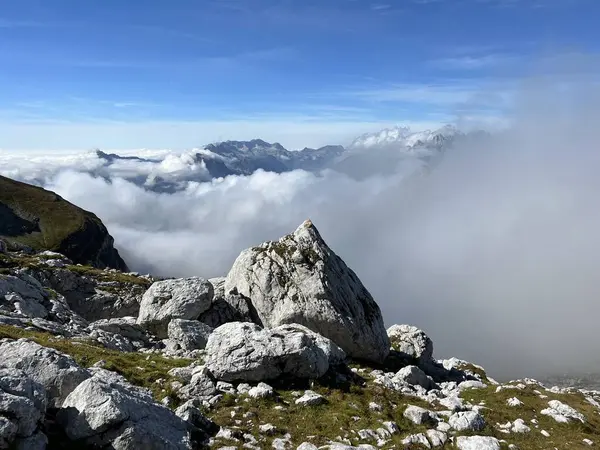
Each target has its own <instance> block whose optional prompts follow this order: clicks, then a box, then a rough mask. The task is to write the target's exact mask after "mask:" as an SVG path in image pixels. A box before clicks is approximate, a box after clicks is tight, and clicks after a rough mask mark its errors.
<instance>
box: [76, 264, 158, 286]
mask: <svg viewBox="0 0 600 450" xmlns="http://www.w3.org/2000/svg"><path fill="white" fill-rule="evenodd" d="M66 268H67V269H68V270H70V271H71V272H75V273H77V274H79V275H81V276H87V277H90V278H94V279H95V280H97V281H106V282H111V281H113V282H114V281H116V282H118V283H124V284H125V283H127V284H135V285H139V286H143V287H145V288H148V287H150V285H151V284H152V282H151V281H149V280H147V279H146V278H141V277H136V276H135V275H130V274H127V273H122V272H118V271H117V272H111V271H105V270H101V269H96V268H95V267H91V266H78V265H70V266H67V267H66Z"/></svg>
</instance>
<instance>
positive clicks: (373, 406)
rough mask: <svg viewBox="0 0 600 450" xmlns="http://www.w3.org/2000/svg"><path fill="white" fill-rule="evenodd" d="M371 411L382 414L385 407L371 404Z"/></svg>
mask: <svg viewBox="0 0 600 450" xmlns="http://www.w3.org/2000/svg"><path fill="white" fill-rule="evenodd" d="M369 409H370V410H371V411H376V412H381V411H383V407H382V406H381V405H380V404H378V403H375V402H370V403H369Z"/></svg>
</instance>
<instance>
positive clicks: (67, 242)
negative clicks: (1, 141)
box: [0, 176, 128, 272]
mask: <svg viewBox="0 0 600 450" xmlns="http://www.w3.org/2000/svg"><path fill="white" fill-rule="evenodd" d="M0 238H2V239H4V240H6V241H7V243H8V244H11V243H12V244H13V245H15V246H23V245H24V246H26V247H30V248H32V249H34V250H37V251H43V250H50V251H55V252H58V253H62V254H63V255H66V256H67V257H68V258H70V259H71V260H73V261H74V262H75V263H81V264H88V265H92V266H94V267H98V268H104V267H110V268H113V269H118V270H122V271H124V272H126V271H127V270H128V269H127V265H126V264H125V261H123V259H122V258H121V256H120V255H119V252H118V251H117V250H116V249H115V248H114V247H113V244H114V239H113V237H112V236H111V235H110V234H109V233H108V230H107V229H106V227H105V226H104V224H103V223H102V221H101V220H100V219H99V218H98V217H96V215H94V214H93V213H91V212H89V211H85V210H83V209H81V208H79V207H77V206H75V205H73V204H71V203H69V202H67V201H66V200H64V199H63V198H61V197H60V196H59V195H57V194H55V193H54V192H51V191H47V190H45V189H43V188H40V187H37V186H32V185H29V184H26V183H21V182H19V181H15V180H11V179H10V178H6V177H3V176H0Z"/></svg>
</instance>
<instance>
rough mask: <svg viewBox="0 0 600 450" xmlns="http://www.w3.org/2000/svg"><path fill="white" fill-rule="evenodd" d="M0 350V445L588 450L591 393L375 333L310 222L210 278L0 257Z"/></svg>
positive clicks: (419, 336)
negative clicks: (498, 374) (502, 379)
mask: <svg viewBox="0 0 600 450" xmlns="http://www.w3.org/2000/svg"><path fill="white" fill-rule="evenodd" d="M19 217H20V216H19ZM12 226H13V229H14V228H15V227H17V226H23V225H22V223H20V222H18V220H15V222H14V225H12ZM0 355H1V358H0V448H16V449H27V450H43V449H51V450H54V449H98V450H101V449H115V450H135V449H142V448H143V449H151V450H188V449H202V448H215V449H221V450H233V449H266V448H274V449H296V450H315V449H317V450H318V449H329V450H352V449H364V450H368V449H371V450H374V449H377V448H381V449H430V448H447V449H459V450H500V449H513V450H515V449H521V450H526V449H532V450H542V449H544V450H545V449H584V448H589V447H590V446H592V447H593V446H596V445H597V443H598V442H600V392H598V391H591V390H585V389H576V388H570V389H564V388H556V387H550V386H546V385H544V384H542V383H540V382H537V381H535V380H532V379H523V380H515V381H511V382H506V383H499V382H497V381H495V380H494V379H493V378H492V377H491V376H489V375H488V374H486V372H485V370H484V369H483V368H482V367H480V366H477V365H475V364H472V363H469V362H466V361H461V360H458V359H455V358H451V359H446V360H438V359H436V358H435V357H434V345H433V342H432V341H431V340H430V339H429V337H428V336H427V335H426V334H425V333H424V332H423V331H422V330H420V329H418V328H416V327H414V326H410V325H393V326H391V327H389V328H388V329H385V328H384V326H383V317H382V315H381V311H380V309H379V306H378V305H377V303H376V302H375V300H374V299H373V297H372V296H371V294H370V293H369V291H368V290H367V289H366V287H365V286H364V285H363V284H362V283H361V281H360V279H359V278H358V276H357V274H356V273H355V272H354V271H353V270H352V269H350V268H349V267H348V266H347V265H346V264H345V263H344V261H342V259H341V258H340V257H339V256H338V255H337V254H336V253H335V252H334V251H333V250H332V249H331V248H329V247H328V245H327V244H326V243H325V242H324V240H323V239H322V237H321V235H320V234H319V232H318V230H317V229H316V227H315V226H314V225H313V224H312V222H310V221H306V222H304V223H303V224H302V225H300V226H299V227H298V229H296V230H295V231H294V232H293V233H290V234H289V235H287V236H283V237H282V238H280V239H279V240H277V241H271V242H265V243H262V244H260V245H257V246H255V247H252V248H249V249H246V250H244V251H242V252H241V253H240V255H239V256H238V258H237V259H236V261H235V262H234V264H233V267H232V268H231V270H230V272H229V273H228V274H227V276H226V277H223V278H213V279H210V280H206V279H203V278H200V277H191V278H182V279H156V278H153V277H150V276H140V275H138V274H135V273H123V272H120V271H118V270H114V269H110V270H109V269H105V270H99V269H97V268H93V267H86V266H82V265H77V264H74V263H73V261H71V260H69V259H68V258H66V257H65V256H63V255H60V254H58V253H51V252H43V253H38V254H34V255H32V254H27V253H23V252H18V251H10V250H6V249H3V248H1V247H0ZM524 370H526V368H524Z"/></svg>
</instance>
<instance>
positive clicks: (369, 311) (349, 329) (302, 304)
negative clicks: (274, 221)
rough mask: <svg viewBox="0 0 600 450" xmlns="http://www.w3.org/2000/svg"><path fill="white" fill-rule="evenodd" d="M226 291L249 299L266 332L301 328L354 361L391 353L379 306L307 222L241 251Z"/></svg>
mask: <svg viewBox="0 0 600 450" xmlns="http://www.w3.org/2000/svg"><path fill="white" fill-rule="evenodd" d="M225 292H226V293H229V294H240V295H242V296H244V297H247V298H249V299H250V301H251V303H252V306H253V307H254V309H255V310H256V312H257V314H258V317H259V318H260V321H261V322H262V325H263V326H265V327H267V328H274V327H277V326H279V325H283V324H291V323H297V324H300V325H304V326H306V327H307V328H308V329H310V330H312V331H314V332H316V333H319V334H321V335H322V336H325V337H327V338H329V339H331V340H332V341H333V342H334V343H336V344H337V345H338V346H340V347H341V348H342V349H343V350H344V351H345V352H346V353H347V354H348V355H349V356H351V357H353V358H356V359H363V360H366V361H373V362H378V363H381V362H383V361H384V360H385V358H386V357H387V355H388V353H389V350H390V341H389V338H388V336H387V333H386V330H385V327H384V324H383V318H382V316H381V310H380V309H379V306H378V305H377V303H376V302H375V300H374V299H373V297H372V296H371V294H370V293H369V291H368V290H367V289H366V288H365V286H364V285H363V284H362V283H361V281H360V280H359V279H358V277H357V276H356V274H355V273H354V272H353V271H352V269H350V268H349V267H348V266H346V264H345V263H344V261H342V259H341V258H340V257H339V256H338V255H336V254H335V253H334V251H333V250H331V249H330V248H329V246H328V245H327V244H326V243H325V241H324V240H323V238H322V237H321V235H320V233H319V231H318V230H317V228H316V227H315V226H314V224H313V223H312V222H311V221H310V220H306V221H305V222H304V223H302V225H300V226H299V227H298V228H297V229H296V231H294V232H293V233H292V234H289V235H287V236H284V237H282V238H281V239H279V240H278V241H275V242H265V243H264V244H261V245H259V246H258V247H252V248H250V249H247V250H244V251H243V252H242V253H241V254H240V255H239V256H238V258H237V259H236V260H235V262H234V264H233V267H232V268H231V271H230V272H229V274H228V275H227V278H226V280H225Z"/></svg>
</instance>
